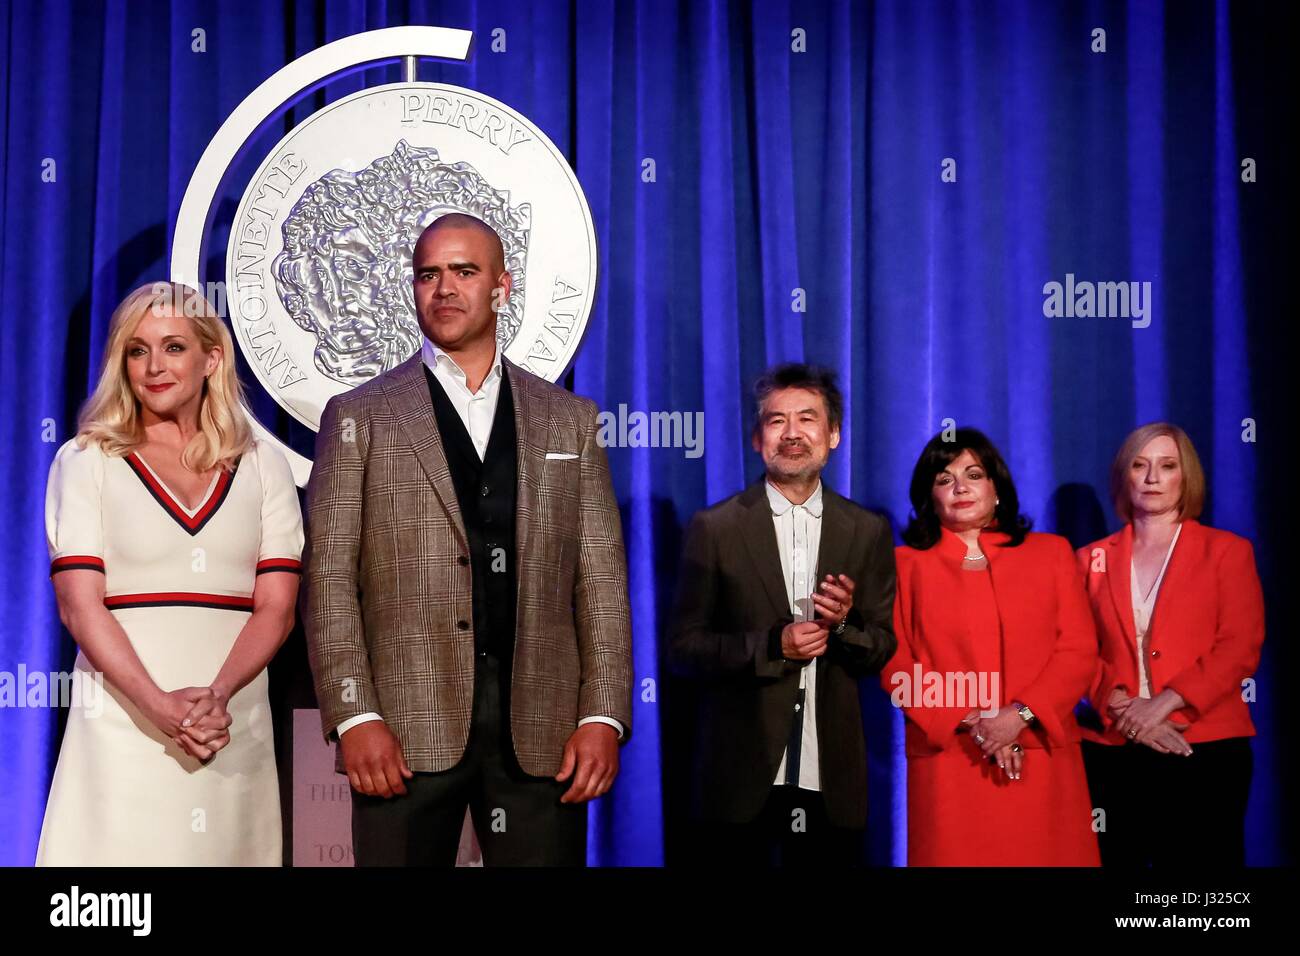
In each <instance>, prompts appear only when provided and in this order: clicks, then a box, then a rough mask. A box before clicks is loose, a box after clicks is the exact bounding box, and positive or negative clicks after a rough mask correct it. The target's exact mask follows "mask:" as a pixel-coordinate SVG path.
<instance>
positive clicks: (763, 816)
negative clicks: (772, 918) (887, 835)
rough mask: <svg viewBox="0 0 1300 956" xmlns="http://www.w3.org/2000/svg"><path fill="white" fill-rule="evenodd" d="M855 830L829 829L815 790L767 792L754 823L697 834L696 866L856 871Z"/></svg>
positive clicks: (858, 836) (709, 827)
mask: <svg viewBox="0 0 1300 956" xmlns="http://www.w3.org/2000/svg"><path fill="white" fill-rule="evenodd" d="M862 833H863V831H862V830H860V829H850V828H847V827H837V826H834V825H833V824H832V823H831V821H830V819H829V817H827V815H826V802H825V801H824V800H823V799H822V795H821V794H820V793H819V792H817V791H816V790H804V789H802V788H800V787H790V786H779V787H773V788H772V789H771V791H770V793H769V794H768V798H767V803H766V804H765V805H764V806H763V810H762V812H761V813H759V815H758V817H757V819H755V820H754V821H752V822H750V823H712V824H704V825H701V826H699V827H698V829H697V846H696V847H695V848H694V849H695V851H696V852H694V853H691V854H689V856H690V857H691V858H692V859H694V860H695V861H696V863H697V864H698V865H704V866H725V867H730V866H744V867H788V868H791V869H812V868H824V867H845V866H857V865H858V864H859V863H860V862H861V853H862Z"/></svg>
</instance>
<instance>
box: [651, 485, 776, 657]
mask: <svg viewBox="0 0 1300 956" xmlns="http://www.w3.org/2000/svg"><path fill="white" fill-rule="evenodd" d="M721 581H722V574H721V569H720V568H719V567H718V541H717V533H716V532H715V531H714V530H713V528H712V527H710V524H709V514H708V512H705V511H701V512H699V513H697V514H696V515H695V517H694V518H692V519H691V523H690V525H689V526H688V527H687V529H686V543H685V545H684V548H683V554H682V562H681V567H680V570H679V574H678V581H677V598H676V601H675V604H674V608H673V618H672V637H671V639H670V641H669V650H668V654H669V660H670V662H671V664H672V668H673V670H674V671H676V672H677V673H679V674H681V675H683V676H686V677H710V676H719V675H736V676H746V675H748V676H751V677H760V678H779V677H781V675H782V674H784V673H786V672H787V671H790V670H794V669H795V668H797V667H798V666H800V665H799V664H798V663H797V662H794V661H787V660H785V659H784V658H783V657H782V656H781V630H782V628H784V627H785V625H786V624H788V623H790V622H791V621H792V620H793V618H792V617H787V618H785V619H784V620H781V621H778V622H776V623H775V624H773V625H771V626H770V627H768V628H766V629H763V630H740V629H736V630H715V628H714V619H715V615H716V609H717V601H718V595H719V591H720V587H721ZM754 586H755V587H757V586H758V584H757V582H755V583H754ZM736 623H739V622H736Z"/></svg>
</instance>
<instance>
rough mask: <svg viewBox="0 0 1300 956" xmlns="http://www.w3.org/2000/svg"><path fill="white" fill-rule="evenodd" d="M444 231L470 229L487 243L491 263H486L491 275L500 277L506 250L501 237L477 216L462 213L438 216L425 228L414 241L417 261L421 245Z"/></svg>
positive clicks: (504, 267)
mask: <svg viewBox="0 0 1300 956" xmlns="http://www.w3.org/2000/svg"><path fill="white" fill-rule="evenodd" d="M444 229H471V230H473V231H475V232H477V233H479V234H480V235H482V236H483V238H484V239H486V240H487V241H488V246H489V249H490V253H489V254H490V255H491V257H492V261H491V262H489V263H487V266H488V268H489V269H491V270H492V273H493V275H500V274H501V273H502V272H505V270H506V249H505V246H504V245H502V244H501V237H500V236H498V235H497V231H496V230H495V229H493V228H492V227H491V226H489V225H488V224H487V223H485V222H484V221H483V220H482V219H479V218H478V217H477V216H471V215H469V214H468V213H464V212H449V213H447V214H446V215H444V216H439V217H438V218H437V219H435V220H434V221H433V222H431V223H429V225H427V226H425V228H424V232H422V233H420V238H419V239H417V240H416V241H415V251H416V253H417V255H416V257H415V258H416V259H417V261H418V259H419V256H418V252H419V249H420V245H421V243H423V242H424V241H425V240H426V239H428V238H429V237H431V236H433V235H436V234H437V233H439V232H441V231H442V230H444Z"/></svg>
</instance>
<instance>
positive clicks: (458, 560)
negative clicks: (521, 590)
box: [456, 554, 469, 568]
mask: <svg viewBox="0 0 1300 956" xmlns="http://www.w3.org/2000/svg"><path fill="white" fill-rule="evenodd" d="M456 563H457V564H459V565H460V566H461V567H462V568H463V567H465V565H467V564H469V558H467V557H465V555H463V554H462V555H459V556H457V558H456Z"/></svg>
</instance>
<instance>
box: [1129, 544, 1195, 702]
mask: <svg viewBox="0 0 1300 956" xmlns="http://www.w3.org/2000/svg"><path fill="white" fill-rule="evenodd" d="M1182 533H1183V526H1182V523H1181V522H1180V523H1179V525H1178V529H1177V530H1176V531H1174V537H1173V539H1172V540H1171V541H1170V542H1169V550H1168V551H1166V552H1165V563H1164V564H1162V565H1160V573H1159V574H1158V575H1156V580H1155V583H1154V584H1152V585H1151V590H1150V591H1149V592H1148V593H1147V595H1146V597H1142V592H1141V589H1140V588H1139V587H1138V574H1137V562H1136V561H1133V560H1130V561H1129V565H1128V566H1129V591H1130V593H1132V595H1133V630H1134V631H1135V632H1136V633H1137V663H1138V696H1139V697H1148V698H1149V697H1150V696H1151V682H1150V680H1149V679H1148V678H1147V660H1146V658H1147V650H1146V649H1147V631H1149V630H1150V629H1151V613H1152V611H1154V610H1155V606H1156V597H1157V596H1158V595H1159V594H1160V583H1161V582H1162V581H1164V579H1165V571H1166V570H1167V569H1168V567H1169V559H1170V558H1171V557H1173V554H1174V545H1176V544H1178V536H1179V535H1180V534H1182Z"/></svg>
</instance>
